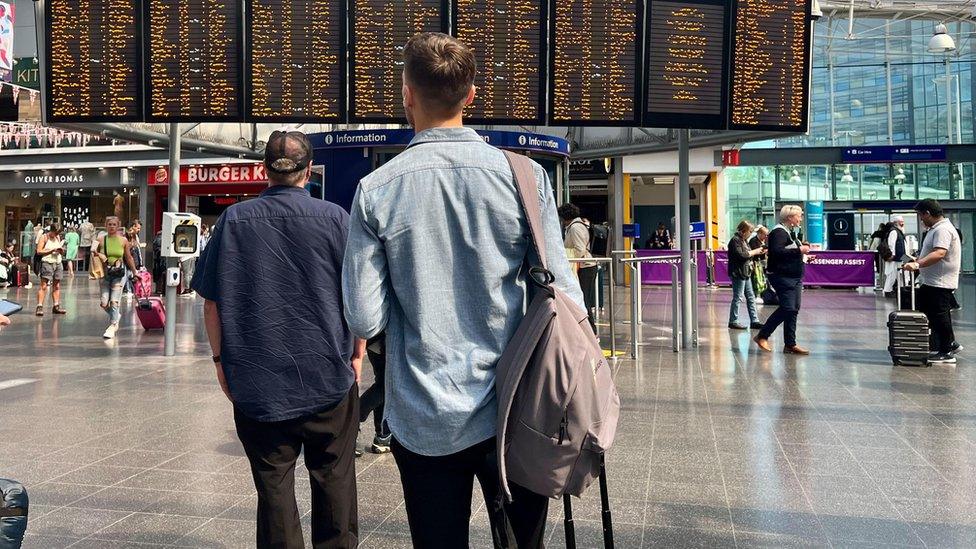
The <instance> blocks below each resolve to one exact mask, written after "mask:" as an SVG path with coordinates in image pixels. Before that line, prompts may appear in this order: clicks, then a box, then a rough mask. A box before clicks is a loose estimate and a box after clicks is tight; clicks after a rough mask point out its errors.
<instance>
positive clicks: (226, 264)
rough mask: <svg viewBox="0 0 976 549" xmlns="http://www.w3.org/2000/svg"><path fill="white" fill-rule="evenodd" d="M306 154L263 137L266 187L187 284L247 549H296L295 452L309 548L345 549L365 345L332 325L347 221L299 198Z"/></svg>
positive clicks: (354, 537)
mask: <svg viewBox="0 0 976 549" xmlns="http://www.w3.org/2000/svg"><path fill="white" fill-rule="evenodd" d="M311 160H312V147H311V145H310V144H309V141H308V139H307V138H306V137H305V135H304V134H302V133H301V132H274V133H273V134H271V137H270V138H269V139H268V145H267V148H266V151H265V160H264V163H265V166H266V167H267V170H268V178H269V179H270V180H271V186H270V187H268V189H267V190H265V191H264V192H263V193H261V196H260V197H258V198H256V199H254V200H249V201H246V202H242V203H240V204H236V205H234V206H231V207H230V208H228V209H227V211H226V212H225V213H224V214H223V215H222V216H221V217H220V219H219V220H218V221H217V224H216V226H215V227H214V229H213V232H212V234H211V238H210V241H209V243H208V244H207V247H206V249H205V250H204V252H203V253H202V255H201V256H200V260H199V263H198V266H197V271H196V276H194V278H193V282H192V284H191V286H192V288H193V289H194V290H196V292H197V293H198V294H199V295H200V296H202V297H203V298H204V299H206V304H205V306H204V320H205V322H206V326H207V335H208V336H209V338H210V346H211V348H212V349H213V354H214V356H213V361H214V364H215V365H216V370H217V379H218V381H219V382H220V387H221V389H223V391H224V394H226V395H227V398H228V399H230V401H231V402H232V403H233V404H234V421H235V423H236V425H237V434H238V436H239V437H240V440H241V443H242V444H243V445H244V451H245V453H246V454H247V457H248V460H249V461H250V462H251V473H252V475H253V477H254V485H255V487H256V488H257V493H258V509H257V546H258V547H281V548H292V547H303V546H304V543H303V541H302V539H303V538H302V530H301V524H300V523H299V516H298V507H297V505H296V503H295V462H296V460H297V459H298V455H299V453H300V452H301V451H302V447H303V446H304V449H305V464H306V466H307V467H308V472H309V477H310V479H311V484H312V517H311V518H312V520H311V522H312V543H313V545H314V546H315V547H356V545H357V544H358V542H359V539H358V519H357V508H356V467H355V444H356V434H357V430H358V426H359V387H358V384H357V382H358V381H359V372H360V368H361V367H362V359H363V354H364V353H365V342H364V341H362V340H355V339H354V336H353V335H352V334H351V333H350V331H349V328H348V327H347V326H346V322H345V320H344V319H343V304H342V291H341V282H340V274H341V272H342V258H343V255H344V253H345V248H346V236H347V234H348V228H349V216H348V214H347V213H346V212H345V211H344V210H343V209H342V208H340V207H338V206H336V205H335V204H332V203H329V202H325V201H324V200H318V199H315V198H312V197H311V196H310V195H309V193H308V191H306V190H305V188H304V187H305V184H306V183H307V182H308V179H309V176H310V175H311Z"/></svg>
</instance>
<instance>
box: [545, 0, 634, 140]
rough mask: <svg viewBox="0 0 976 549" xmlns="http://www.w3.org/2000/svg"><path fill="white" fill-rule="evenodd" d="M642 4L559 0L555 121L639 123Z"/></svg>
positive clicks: (554, 66)
mask: <svg viewBox="0 0 976 549" xmlns="http://www.w3.org/2000/svg"><path fill="white" fill-rule="evenodd" d="M642 6H643V2H640V1H637V0H555V2H554V3H553V15H552V32H551V34H550V48H551V52H550V55H552V75H551V77H550V80H551V84H550V90H551V91H550V103H551V106H550V115H549V120H550V122H551V123H553V124H555V125H559V124H569V125H572V124H579V125H603V126H637V125H639V121H640V112H639V110H640V107H639V105H640V94H639V86H638V84H639V81H640V77H639V73H638V67H640V66H641V64H640V50H641V40H642V32H643V20H642V19H643V7H642Z"/></svg>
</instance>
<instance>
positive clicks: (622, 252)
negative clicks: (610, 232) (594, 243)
mask: <svg viewBox="0 0 976 549" xmlns="http://www.w3.org/2000/svg"><path fill="white" fill-rule="evenodd" d="M636 254H637V250H613V251H611V252H610V256H611V257H614V258H615V259H617V260H618V261H622V260H623V256H626V255H630V256H636ZM637 278H638V283H640V273H637ZM632 282H633V281H632ZM636 318H637V323H638V324H643V323H644V311H643V309H641V310H639V311H637V317H636Z"/></svg>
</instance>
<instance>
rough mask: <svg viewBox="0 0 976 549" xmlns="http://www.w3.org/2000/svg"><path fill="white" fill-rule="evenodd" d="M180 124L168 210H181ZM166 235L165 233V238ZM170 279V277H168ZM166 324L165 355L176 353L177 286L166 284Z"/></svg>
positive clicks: (172, 143)
mask: <svg viewBox="0 0 976 549" xmlns="http://www.w3.org/2000/svg"><path fill="white" fill-rule="evenodd" d="M181 137H182V136H181V135H180V125H179V124H176V123H172V124H170V125H169V201H168V202H169V203H168V205H167V208H166V211H168V212H178V211H180V139H181ZM165 237H166V236H165V235H163V238H165ZM166 266H167V267H179V266H180V261H179V260H178V259H176V258H168V259H167V260H166ZM167 280H168V279H167ZM166 311H167V313H168V314H167V315H166V326H165V328H164V331H163V334H164V339H165V345H164V351H163V354H164V355H165V356H173V355H175V354H176V287H175V286H170V285H169V284H168V283H167V285H166Z"/></svg>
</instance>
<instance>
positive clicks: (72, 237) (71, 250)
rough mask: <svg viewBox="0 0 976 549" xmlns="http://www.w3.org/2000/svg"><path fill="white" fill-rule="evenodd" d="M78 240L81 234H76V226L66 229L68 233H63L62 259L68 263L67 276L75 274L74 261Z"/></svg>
mask: <svg viewBox="0 0 976 549" xmlns="http://www.w3.org/2000/svg"><path fill="white" fill-rule="evenodd" d="M79 242H81V236H79V235H78V229H77V228H76V227H71V228H70V229H68V234H66V235H64V247H65V251H64V260H65V262H67V263H68V276H75V261H77V260H78V243H79Z"/></svg>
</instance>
